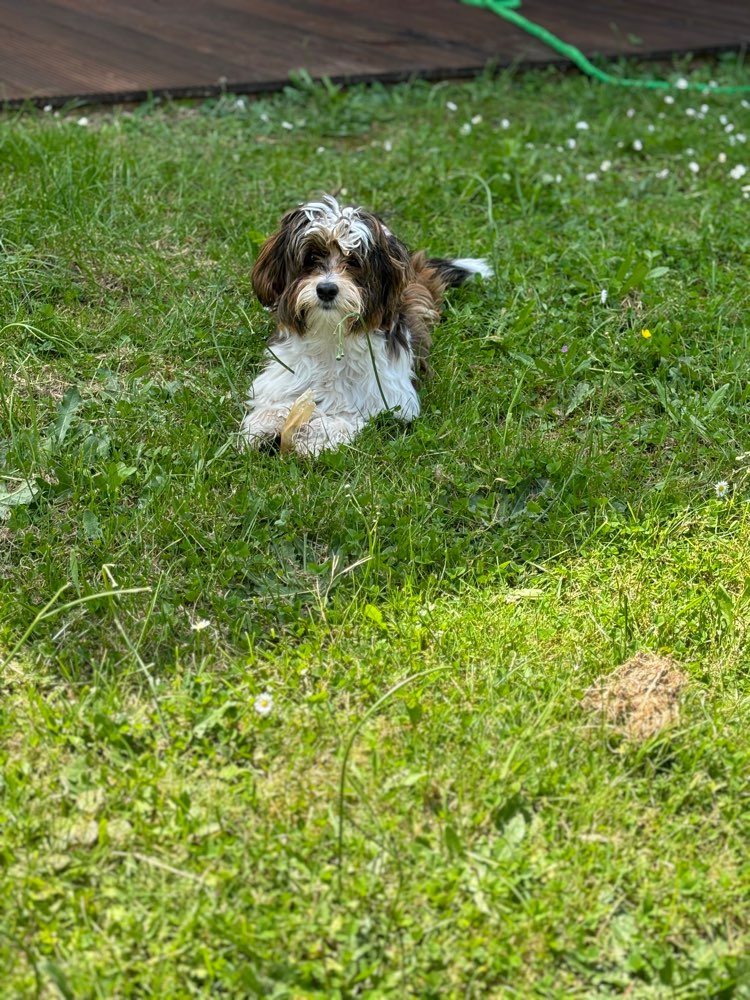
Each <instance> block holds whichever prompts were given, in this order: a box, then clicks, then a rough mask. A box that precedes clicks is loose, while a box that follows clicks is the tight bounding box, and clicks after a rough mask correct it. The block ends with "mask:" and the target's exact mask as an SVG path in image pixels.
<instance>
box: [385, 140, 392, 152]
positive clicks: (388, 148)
mask: <svg viewBox="0 0 750 1000" xmlns="http://www.w3.org/2000/svg"><path fill="white" fill-rule="evenodd" d="M383 149H384V150H385V151H386V153H390V152H391V151H392V150H393V143H392V142H391V140H390V139H386V140H385V142H384V143H383Z"/></svg>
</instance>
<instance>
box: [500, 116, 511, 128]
mask: <svg viewBox="0 0 750 1000" xmlns="http://www.w3.org/2000/svg"><path fill="white" fill-rule="evenodd" d="M500 128H510V120H509V119H508V118H501V119H500Z"/></svg>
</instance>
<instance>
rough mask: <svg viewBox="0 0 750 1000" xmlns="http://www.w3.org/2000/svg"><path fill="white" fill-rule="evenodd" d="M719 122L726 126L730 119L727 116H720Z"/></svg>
mask: <svg viewBox="0 0 750 1000" xmlns="http://www.w3.org/2000/svg"><path fill="white" fill-rule="evenodd" d="M719 121H720V122H721V124H722V125H726V123H727V122H728V121H729V119H728V118H727V116H726V115H719Z"/></svg>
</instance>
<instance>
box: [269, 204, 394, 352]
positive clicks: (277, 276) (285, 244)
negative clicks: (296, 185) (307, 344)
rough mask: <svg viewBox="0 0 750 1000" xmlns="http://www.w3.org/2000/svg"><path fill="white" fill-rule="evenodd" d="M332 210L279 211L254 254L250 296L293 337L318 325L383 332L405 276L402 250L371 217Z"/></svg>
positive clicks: (390, 323)
mask: <svg viewBox="0 0 750 1000" xmlns="http://www.w3.org/2000/svg"><path fill="white" fill-rule="evenodd" d="M334 205H335V203H333V205H332V204H331V202H330V201H326V202H320V203H312V204H310V205H306V206H303V207H302V208H296V209H293V210H292V211H290V212H287V214H286V215H285V216H284V217H283V218H282V220H281V223H280V225H279V229H278V230H277V232H276V233H274V234H273V235H272V236H271V237H269V239H268V240H267V241H266V242H265V243H264V244H263V247H262V248H261V251H260V254H259V255H258V259H257V261H256V263H255V267H254V268H253V288H254V289H255V293H256V295H257V296H258V299H259V300H260V302H261V303H262V304H263V305H265V306H268V307H269V308H271V309H274V310H275V311H276V312H277V314H278V319H279V322H280V324H281V325H283V326H284V327H286V328H287V329H289V330H292V331H294V332H295V333H298V334H300V335H304V334H305V333H306V332H308V330H309V329H310V328H318V327H321V326H326V327H327V326H331V327H332V328H335V329H339V328H341V327H343V328H344V330H345V332H350V331H352V330H355V329H365V330H376V329H389V328H390V327H391V326H393V324H394V323H395V321H396V317H397V315H398V312H399V309H400V305H401V299H402V296H403V293H404V290H405V288H406V286H407V283H408V282H409V280H410V279H411V277H412V276H413V272H412V266H411V259H410V256H409V252H408V250H407V249H406V247H405V246H404V245H403V243H401V242H400V241H399V240H397V239H396V238H395V237H394V236H393V235H391V234H390V233H389V232H388V230H387V229H386V227H385V226H384V225H383V223H382V222H381V221H380V220H379V219H378V218H377V216H375V215H372V214H371V213H369V212H365V211H362V210H353V209H344V210H343V211H340V210H338V206H336V207H335V209H334V207H333V206H334ZM334 290H335V295H334V294H333V291H334ZM323 295H325V296H326V298H325V299H324V298H322V296H323Z"/></svg>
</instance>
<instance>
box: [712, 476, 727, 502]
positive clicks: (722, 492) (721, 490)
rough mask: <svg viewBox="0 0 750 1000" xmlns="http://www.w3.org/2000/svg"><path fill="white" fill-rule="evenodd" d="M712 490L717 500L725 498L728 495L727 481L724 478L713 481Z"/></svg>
mask: <svg viewBox="0 0 750 1000" xmlns="http://www.w3.org/2000/svg"><path fill="white" fill-rule="evenodd" d="M714 492H715V493H716V496H717V497H718V498H719V500H726V498H727V497H728V496H729V483H728V482H727V481H726V479H720V480H719V481H718V483H714Z"/></svg>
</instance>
